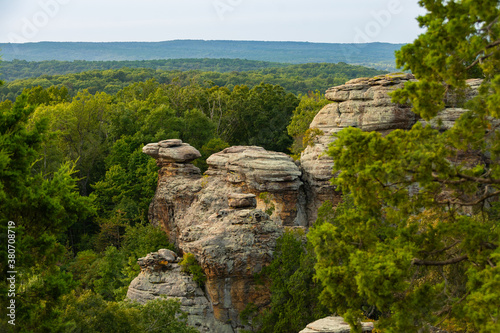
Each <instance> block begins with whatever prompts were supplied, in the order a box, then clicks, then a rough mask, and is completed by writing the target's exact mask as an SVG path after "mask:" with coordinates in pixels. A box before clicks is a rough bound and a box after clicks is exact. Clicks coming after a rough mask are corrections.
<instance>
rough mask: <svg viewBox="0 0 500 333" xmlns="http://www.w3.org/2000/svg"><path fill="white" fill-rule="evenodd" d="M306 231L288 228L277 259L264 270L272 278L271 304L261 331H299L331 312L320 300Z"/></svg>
mask: <svg viewBox="0 0 500 333" xmlns="http://www.w3.org/2000/svg"><path fill="white" fill-rule="evenodd" d="M315 259H316V258H315V256H314V252H313V250H312V247H311V246H310V244H307V243H306V237H305V234H304V232H303V231H301V230H297V231H287V232H285V233H284V234H283V236H282V237H280V238H279V239H278V240H277V243H276V250H275V252H274V258H273V261H272V262H271V264H270V265H269V266H267V267H266V268H264V270H263V273H264V275H265V276H267V277H268V278H269V279H270V280H271V288H270V290H271V305H270V309H269V310H266V311H264V313H263V315H262V316H261V318H260V320H259V321H261V323H262V325H261V327H260V329H259V332H269V333H270V332H274V333H287V332H290V333H292V332H299V331H300V330H302V329H303V328H304V327H305V326H306V325H307V324H308V323H310V322H312V321H314V320H316V319H319V318H322V317H325V316H327V315H328V314H329V313H328V311H327V309H326V307H324V306H322V305H321V304H320V303H319V301H318V296H319V294H320V291H321V285H320V284H318V283H316V282H315V281H314V280H313V276H314V264H315V262H316V260H315Z"/></svg>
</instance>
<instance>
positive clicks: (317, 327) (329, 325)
mask: <svg viewBox="0 0 500 333" xmlns="http://www.w3.org/2000/svg"><path fill="white" fill-rule="evenodd" d="M361 325H362V332H371V331H372V330H373V323H371V322H368V323H361ZM319 332H321V333H349V332H351V328H350V326H349V324H348V323H346V322H345V321H344V318H342V317H335V316H330V317H326V318H323V319H319V320H316V321H315V322H312V323H310V324H308V325H307V326H306V328H305V329H303V330H302V331H300V332H299V333H319Z"/></svg>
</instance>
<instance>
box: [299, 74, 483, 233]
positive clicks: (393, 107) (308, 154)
mask: <svg viewBox="0 0 500 333" xmlns="http://www.w3.org/2000/svg"><path fill="white" fill-rule="evenodd" d="M408 81H415V78H414V76H413V75H412V74H405V73H398V74H388V75H381V76H376V77H374V78H360V79H354V80H351V81H348V82H347V83H346V84H344V85H342V86H338V87H333V88H330V89H328V90H327V91H326V94H325V96H326V98H327V99H329V100H330V101H332V102H333V103H331V104H328V105H326V106H325V107H324V108H323V109H322V110H321V111H319V113H318V114H317V115H316V117H315V118H314V120H313V121H312V123H311V125H310V128H316V129H319V130H320V131H321V133H322V134H321V135H318V136H317V137H315V139H314V144H313V145H312V146H309V147H307V148H306V149H305V150H304V152H303V153H302V156H301V159H300V164H301V168H302V171H303V175H302V180H303V181H304V185H305V188H306V193H308V197H307V212H306V214H307V216H308V225H309V226H311V225H312V223H314V221H315V220H316V216H317V214H316V212H317V210H318V208H319V206H321V204H322V203H323V202H325V201H326V200H330V201H332V203H333V204H334V205H335V204H337V203H338V202H339V201H340V196H341V194H340V193H339V192H336V191H335V188H334V187H333V186H332V185H331V184H330V181H329V180H330V179H331V178H332V177H333V175H332V172H331V170H332V166H333V161H332V159H331V158H330V157H329V156H327V155H326V154H325V151H326V150H327V148H328V145H329V144H330V143H331V142H332V141H333V140H335V138H334V137H332V135H334V134H335V133H337V132H339V131H341V130H343V129H344V128H347V127H357V128H360V129H361V130H363V131H377V132H379V133H382V134H383V135H386V134H388V133H390V132H391V131H393V130H396V129H410V128H411V127H412V126H413V125H414V124H415V123H416V122H417V121H420V122H422V123H423V124H424V125H426V124H427V122H426V121H424V120H422V119H419V118H418V117H417V116H416V115H415V114H414V113H413V112H412V110H411V107H410V106H409V105H400V104H395V103H392V101H391V97H390V96H389V94H390V93H391V92H393V91H395V90H397V89H401V88H403V86H404V84H405V83H406V82H408ZM467 84H468V86H469V88H468V89H467V90H466V91H465V92H463V94H461V95H457V94H452V93H448V94H447V96H446V98H445V101H444V102H445V109H444V110H442V111H441V112H440V113H439V114H438V116H437V117H436V118H434V119H433V120H432V121H431V122H429V124H430V125H431V126H434V127H436V128H438V124H439V129H440V130H447V129H450V128H451V127H452V126H453V124H454V122H455V121H456V120H457V119H458V118H459V117H460V116H461V115H462V114H463V113H464V112H465V111H467V110H466V109H464V108H462V105H463V103H464V101H466V100H469V99H471V98H472V97H474V96H475V95H477V90H478V87H479V85H480V84H481V80H479V79H471V80H468V81H467ZM475 161H476V160H475Z"/></svg>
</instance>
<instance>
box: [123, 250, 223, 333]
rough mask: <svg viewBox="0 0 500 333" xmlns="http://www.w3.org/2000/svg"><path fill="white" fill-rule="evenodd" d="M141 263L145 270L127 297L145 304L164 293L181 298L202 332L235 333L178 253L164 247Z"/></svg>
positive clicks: (192, 319)
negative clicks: (216, 312) (216, 313)
mask: <svg viewBox="0 0 500 333" xmlns="http://www.w3.org/2000/svg"><path fill="white" fill-rule="evenodd" d="M137 263H138V264H139V265H140V266H141V273H140V274H139V276H137V277H136V278H135V279H134V280H133V281H132V283H131V284H130V286H129V289H128V292H127V298H129V299H131V300H134V301H137V302H139V303H142V304H144V303H146V302H147V301H149V300H153V299H155V298H159V297H162V296H163V297H166V298H173V299H177V300H179V301H180V303H181V310H182V311H184V312H186V313H187V314H188V323H189V324H190V325H191V326H193V327H196V328H198V329H199V330H200V331H201V332H214V333H233V329H232V327H231V325H228V324H224V323H222V322H220V321H218V320H216V319H215V317H214V314H213V310H212V307H211V304H210V302H209V301H208V299H207V298H206V296H205V293H204V292H203V290H202V289H201V288H200V287H199V286H198V285H197V284H196V282H194V281H193V279H192V277H191V276H190V275H188V274H186V273H183V272H182V271H181V267H180V266H179V264H178V258H177V256H176V254H175V253H174V252H172V251H170V250H166V249H162V250H159V251H158V252H153V253H149V254H148V255H147V256H146V257H144V258H139V260H138V262H137Z"/></svg>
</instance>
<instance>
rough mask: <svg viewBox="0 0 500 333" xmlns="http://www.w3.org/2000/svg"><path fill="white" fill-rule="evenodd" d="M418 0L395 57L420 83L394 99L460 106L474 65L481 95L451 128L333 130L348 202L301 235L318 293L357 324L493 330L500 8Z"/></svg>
mask: <svg viewBox="0 0 500 333" xmlns="http://www.w3.org/2000/svg"><path fill="white" fill-rule="evenodd" d="M420 4H421V5H422V6H424V7H425V8H426V9H427V11H428V12H427V14H426V15H424V16H422V17H419V18H418V20H419V22H420V25H421V26H422V27H425V28H426V29H427V30H426V32H425V33H424V34H422V35H420V36H419V38H418V39H417V40H415V42H414V43H413V44H409V45H406V46H404V47H403V48H402V49H401V51H399V52H398V53H397V62H398V65H399V66H403V68H404V69H405V70H412V72H413V73H414V74H415V76H416V77H417V79H418V80H419V81H416V82H410V83H408V84H407V85H406V86H405V88H404V89H403V90H400V91H397V92H396V93H395V94H394V96H393V99H394V101H395V102H399V103H406V102H408V101H409V102H411V104H412V105H413V109H414V111H415V112H416V113H417V114H418V115H420V116H421V117H423V118H424V119H427V120H429V119H432V118H433V117H435V116H436V115H439V111H440V110H442V109H443V107H444V102H443V100H444V99H445V97H446V96H447V97H448V98H450V96H455V99H457V100H458V103H460V100H461V99H463V98H461V97H463V96H465V94H466V93H467V92H466V79H467V78H468V77H469V76H470V75H471V69H473V68H474V67H476V66H477V67H479V69H480V70H477V71H473V72H475V73H482V75H483V81H482V83H481V87H480V89H479V94H478V96H476V97H474V98H472V100H471V101H469V102H467V103H466V104H465V107H466V108H467V109H468V110H469V111H467V112H465V113H464V114H463V115H462V116H461V117H460V118H459V119H458V120H457V121H456V122H455V125H454V126H453V128H452V129H451V130H449V131H445V132H441V131H439V130H436V129H433V128H431V127H430V126H423V125H422V124H421V123H417V124H416V125H415V126H414V127H413V128H412V129H411V130H409V131H402V130H397V131H393V132H391V133H390V134H388V135H387V136H385V137H384V136H382V135H380V134H379V133H366V132H362V131H361V130H359V129H353V128H349V129H346V130H344V131H342V132H340V133H339V134H338V136H337V139H336V140H335V141H334V142H333V143H332V145H331V146H330V148H329V151H328V154H329V155H330V156H332V157H333V159H334V163H335V166H334V170H333V171H334V172H338V176H336V177H335V178H333V179H332V182H333V183H334V184H335V185H337V186H338V187H339V188H340V189H341V190H342V191H343V193H344V194H345V196H346V198H348V200H346V204H345V205H344V206H342V207H341V208H337V211H336V212H335V214H334V216H333V217H331V218H329V219H328V220H327V221H326V222H325V223H320V224H318V225H317V226H315V228H314V230H313V231H312V232H311V233H310V236H309V238H310V240H311V242H312V243H313V244H314V246H315V252H316V254H317V258H318V264H317V265H316V270H317V277H318V279H319V280H320V281H322V283H323V286H324V291H323V294H322V299H323V301H324V302H325V304H327V305H328V306H329V307H330V309H331V310H332V311H335V312H337V313H339V314H341V315H343V316H345V318H346V320H348V321H349V323H350V324H351V325H352V326H353V327H354V328H356V329H358V331H359V326H358V323H359V320H360V319H361V318H362V317H363V315H369V314H371V315H373V314H376V316H377V317H378V322H377V327H378V328H379V329H381V330H382V331H384V332H422V331H424V332H425V331H429V330H430V328H431V326H437V327H440V328H442V329H448V330H453V331H464V332H465V331H467V332H471V331H472V332H498V331H499V330H500V320H499V318H500V310H499V309H500V269H499V266H498V264H499V258H500V249H499V242H500V228H499V219H498V215H496V214H493V212H494V210H492V208H491V206H492V205H493V206H496V205H498V204H496V203H493V202H494V201H495V200H496V199H497V198H498V195H499V194H500V187H499V184H500V179H499V177H500V163H499V162H500V159H499V157H500V156H499V153H500V140H499V139H500V137H499V133H498V131H497V129H498V123H499V120H498V118H499V116H500V114H499V110H500V103H499V101H500V73H499V68H500V49H499V47H500V46H499V45H500V41H499V40H498V36H499V35H500V23H499V17H500V5H499V2H498V1H472V0H462V1H453V0H451V1H442V0H421V1H420ZM437 123H438V125H439V121H437ZM349 202H350V204H349Z"/></svg>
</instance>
